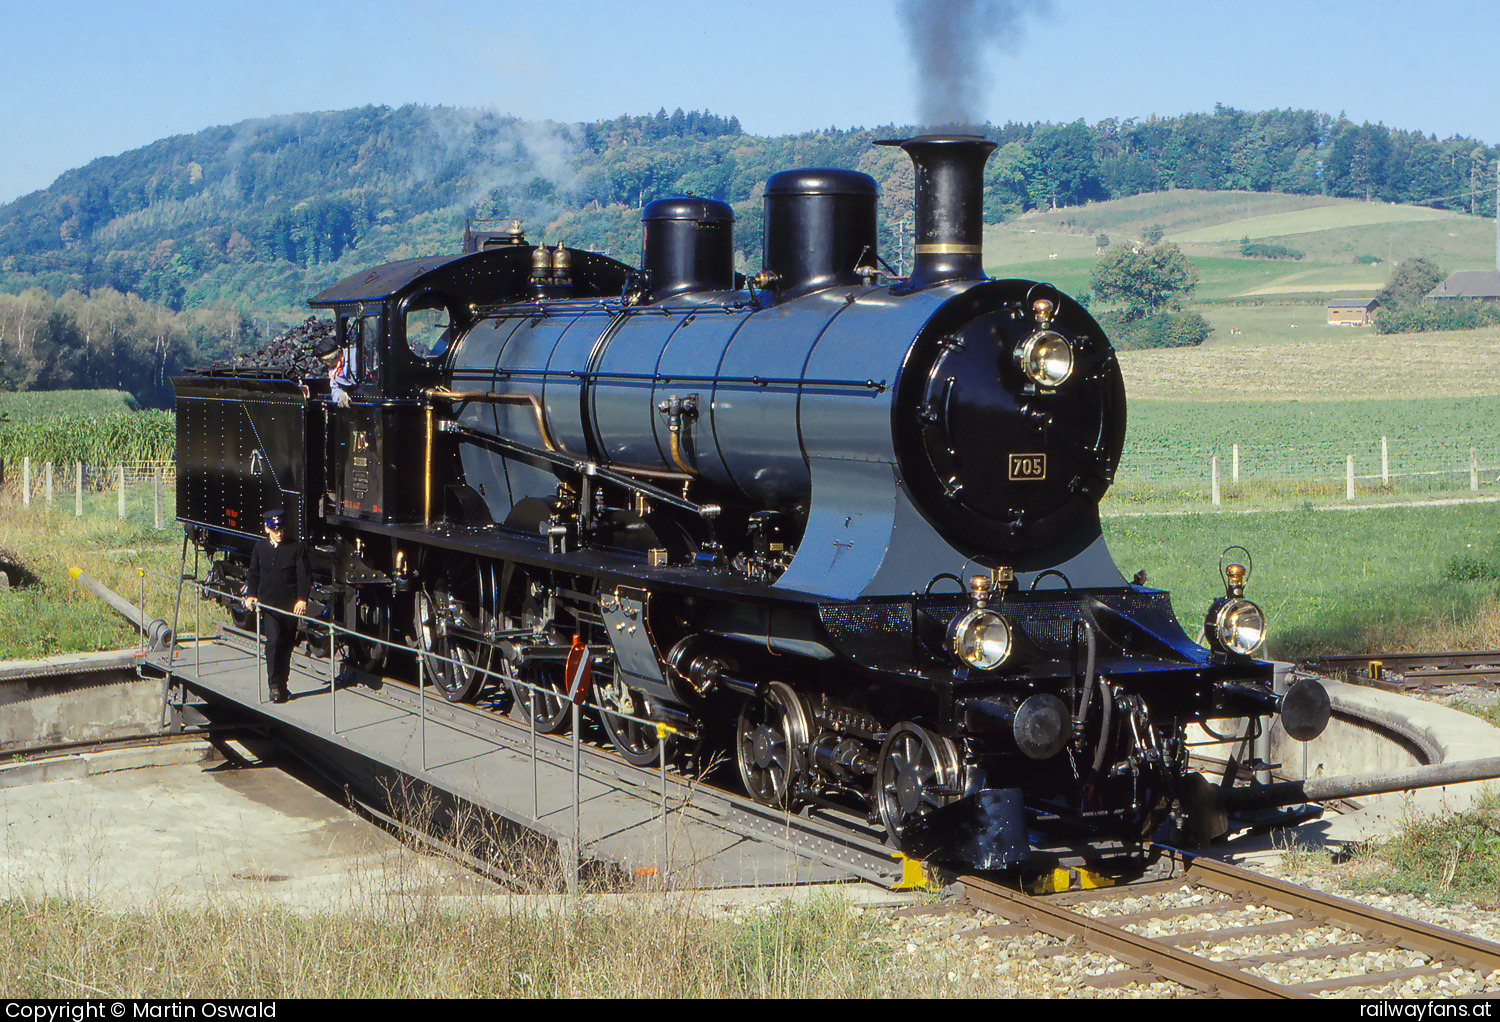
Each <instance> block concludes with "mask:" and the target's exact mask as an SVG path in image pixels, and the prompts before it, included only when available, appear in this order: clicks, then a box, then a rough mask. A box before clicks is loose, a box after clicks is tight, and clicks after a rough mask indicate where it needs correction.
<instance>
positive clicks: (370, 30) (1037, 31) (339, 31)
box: [0, 0, 1500, 202]
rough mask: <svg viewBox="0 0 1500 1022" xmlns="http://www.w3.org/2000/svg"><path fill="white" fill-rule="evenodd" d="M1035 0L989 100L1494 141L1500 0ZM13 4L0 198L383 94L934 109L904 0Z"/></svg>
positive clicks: (998, 65) (873, 111) (557, 103)
mask: <svg viewBox="0 0 1500 1022" xmlns="http://www.w3.org/2000/svg"><path fill="white" fill-rule="evenodd" d="M938 2H939V0H930V2H929V3H928V5H927V7H926V9H927V10H936V9H937V8H936V6H933V5H935V4H937V3H938ZM949 2H953V0H949ZM975 2H977V3H980V4H982V5H988V6H991V7H993V6H996V5H998V4H999V2H1000V0H975ZM1017 2H1018V3H1019V4H1020V5H1021V13H1020V15H1019V17H1018V18H1017V19H1016V22H1015V26H1014V28H1012V29H1008V30H1006V31H1004V32H1003V33H1001V35H1002V36H1003V38H1000V39H996V40H992V41H991V42H990V43H987V44H981V45H979V46H978V47H977V49H978V50H979V51H980V53H981V55H982V57H983V63H982V70H981V71H980V72H979V73H977V74H976V76H975V77H976V79H977V89H976V94H977V96H978V97H979V99H978V101H977V102H978V107H979V109H978V114H979V118H980V119H988V120H990V121H993V122H996V123H1003V122H1005V121H1007V120H1015V121H1051V122H1054V123H1066V122H1069V121H1074V120H1078V119H1079V118H1082V119H1084V120H1086V121H1088V122H1089V123H1091V124H1092V123H1094V122H1096V121H1099V120H1102V119H1104V118H1106V117H1115V118H1119V119H1121V120H1124V119H1126V118H1131V117H1135V118H1141V119H1144V118H1146V117H1148V116H1150V115H1152V114H1157V115H1160V116H1167V115H1174V114H1181V113H1187V112H1191V111H1204V110H1212V109H1213V106H1214V104H1215V103H1224V104H1226V105H1229V106H1235V107H1239V108H1241V109H1246V110H1262V109H1270V108H1285V107H1295V108H1302V109H1316V110H1322V111H1324V112H1326V113H1329V114H1338V113H1340V112H1342V113H1345V114H1346V115H1347V116H1348V117H1350V118H1351V119H1352V120H1354V121H1356V122H1362V121H1371V122H1377V121H1378V122H1384V123H1385V124H1387V125H1389V126H1391V127H1397V128H1408V129H1421V130H1423V131H1426V132H1430V133H1434V134H1436V135H1437V136H1438V137H1439V138H1445V137H1447V136H1449V135H1455V134H1457V135H1470V136H1473V137H1476V138H1478V139H1480V140H1482V141H1485V142H1488V143H1491V144H1494V143H1497V142H1500V101H1497V91H1500V90H1497V88H1496V85H1497V82H1496V79H1497V77H1500V70H1497V69H1500V60H1497V59H1496V58H1497V56H1500V4H1496V3H1494V2H1493V0H1484V2H1480V0H1430V2H1427V3H1422V4H1418V3H1415V2H1394V0H1365V2H1352V0H1301V2H1284V0H1246V2H1239V3H1225V2H1220V0H1196V2H1190V0H1155V2H1148V0H1017ZM0 12H3V20H0V25H3V26H4V28H5V37H6V46H5V62H4V65H3V67H4V70H3V74H0V202H6V201H9V200H11V199H13V198H15V197H16V196H18V195H21V194H24V193H26V192H30V191H33V190H35V189H38V188H45V187H46V186H47V185H49V184H50V183H51V182H52V181H53V180H54V179H55V178H56V177H57V175H58V174H60V173H62V172H63V171H65V170H67V169H69V168H72V167H76V166H80V165H82V164H84V163H87V162H88V161H89V160H91V159H94V158H96V157H99V156H109V155H113V154H116V153H120V152H124V151H126V150H129V149H134V148H137V147H140V146H143V145H147V144H149V143H151V142H153V141H155V140H156V139H158V138H163V137H166V136H169V135H176V134H185V133H191V132H195V131H198V130H200V129H202V128H205V127H209V126H211V125H215V124H230V123H234V122H236V121H240V120H244V119H245V118H250V117H264V116H269V115H272V114H279V113H295V112H302V111H309V110H337V109H343V108H346V107H353V106H362V105H364V104H366V103H375V104H386V105H389V106H400V105H402V104H405V103H419V104H428V105H438V104H443V105H449V106H467V107H488V108H494V109H496V110H498V111H500V112H503V113H511V114H515V115H517V116H521V117H527V118H537V119H548V118H550V119H553V120H559V121H581V120H597V119H602V118H607V117H614V116H616V115H618V114H622V113H629V114H643V113H654V112H655V111H656V110H657V109H659V108H662V107H665V108H666V109H667V110H668V111H669V112H670V111H671V110H673V109H674V108H676V107H682V108H683V109H689V110H692V109H699V110H701V109H708V110H711V111H713V112H714V113H718V114H721V115H725V116H728V115H731V114H732V115H734V116H737V117H738V118H739V119H740V123H741V124H742V125H743V126H744V128H745V130H747V131H749V132H752V133H755V134H764V135H774V134H782V133H787V132H797V131H806V130H812V129H816V128H823V127H829V126H835V127H840V128H848V127H859V126H873V125H877V124H885V123H893V122H894V123H897V124H900V123H914V122H916V121H917V120H918V109H919V107H918V99H917V94H918V82H917V73H916V62H915V60H914V59H913V56H912V49H911V47H910V45H909V41H908V38H907V28H906V26H905V24H904V23H903V21H902V19H901V17H900V15H899V11H898V5H897V0H859V2H855V0H826V2H820V0H736V2H724V0H700V2H696V3H693V2H686V0H633V2H620V0H608V2H606V0H550V2H534V0H489V2H486V0H466V2H454V0H359V2H343V0H339V2H321V0H302V2H300V3H299V2H290V0H248V2H243V3H229V4H225V3H217V2H214V0H193V2H191V3H188V2H180V0H150V2H142V0H108V2H106V0H51V2H48V3H32V2H29V0H28V2H24V3H23V2H22V0H0Z"/></svg>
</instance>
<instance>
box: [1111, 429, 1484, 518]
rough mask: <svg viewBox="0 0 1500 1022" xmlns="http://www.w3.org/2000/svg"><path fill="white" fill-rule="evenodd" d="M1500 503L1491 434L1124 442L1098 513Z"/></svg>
mask: <svg viewBox="0 0 1500 1022" xmlns="http://www.w3.org/2000/svg"><path fill="white" fill-rule="evenodd" d="M1481 497H1487V498H1491V499H1500V436H1494V437H1480V436H1473V437H1445V438H1428V439H1405V438H1403V439H1392V438H1388V437H1374V438H1371V439H1370V440H1367V441H1362V442H1358V443H1354V442H1327V443H1308V444H1226V445H1218V446H1214V445H1203V444H1196V445H1195V444H1182V445H1176V444H1171V443H1165V442H1163V443H1157V444H1152V445H1150V446H1145V445H1143V446H1140V447H1135V448H1132V447H1130V446H1129V445H1127V447H1126V450H1125V453H1124V455H1123V456H1122V458H1121V459H1120V469H1119V472H1118V474H1117V475H1116V478H1115V482H1114V485H1113V486H1112V487H1111V489H1110V491H1109V494H1108V495H1107V496H1106V498H1105V501H1104V506H1103V509H1102V510H1103V512H1104V513H1105V514H1111V513H1113V514H1124V513H1129V512H1131V511H1150V510H1181V509H1193V508H1204V509H1208V508H1214V507H1234V506H1239V507H1245V508H1258V507H1266V508H1275V507H1285V506H1306V505H1312V506H1325V507H1327V506H1340V505H1344V506H1347V505H1358V504H1384V503H1392V504H1399V503H1417V502H1420V501H1427V500H1440V499H1455V498H1481Z"/></svg>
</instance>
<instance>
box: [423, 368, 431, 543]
mask: <svg viewBox="0 0 1500 1022" xmlns="http://www.w3.org/2000/svg"><path fill="white" fill-rule="evenodd" d="M424 396H425V395H424ZM422 524H423V525H431V524H432V401H431V399H429V400H428V401H427V465H426V469H425V474H424V475H423V477H422Z"/></svg>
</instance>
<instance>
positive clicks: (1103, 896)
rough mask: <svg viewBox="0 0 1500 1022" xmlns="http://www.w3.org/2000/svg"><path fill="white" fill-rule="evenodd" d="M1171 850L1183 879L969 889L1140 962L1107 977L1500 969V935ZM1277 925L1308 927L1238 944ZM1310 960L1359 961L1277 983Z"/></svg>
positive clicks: (1255, 977) (971, 896)
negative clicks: (1030, 891) (1254, 944)
mask: <svg viewBox="0 0 1500 1022" xmlns="http://www.w3.org/2000/svg"><path fill="white" fill-rule="evenodd" d="M1160 850H1161V852H1162V854H1163V856H1164V858H1165V859H1166V861H1167V863H1168V864H1169V865H1170V867H1171V869H1172V870H1173V873H1174V877H1173V879H1170V880H1161V881H1154V882H1151V883H1147V884H1140V885H1131V886H1127V887H1124V888H1119V889H1111V888H1105V889H1099V890H1093V891H1089V892H1085V893H1078V894H1067V895H1058V896H1054V897H1048V898H1045V899H1039V898H1036V897H1032V896H1028V895H1026V894H1022V893H1020V892H1018V891H1014V890H1010V889H1008V888H1004V887H1001V886H1000V885H998V884H995V883H992V882H990V881H987V880H982V879H979V878H974V877H966V878H963V879H962V881H961V883H960V886H961V891H962V897H963V901H964V903H966V904H968V905H972V906H975V907H979V908H983V909H985V910H987V911H992V912H994V913H995V914H997V915H1000V916H1003V917H1005V918H1007V919H1010V920H1012V921H1014V922H1020V923H1024V924H1026V925H1028V926H1032V927H1034V928H1036V929H1038V930H1041V931H1042V932H1045V933H1047V934H1049V935H1051V936H1053V937H1055V938H1056V939H1058V940H1060V941H1070V940H1071V941H1074V942H1075V943H1077V942H1081V943H1082V944H1083V945H1085V946H1086V947H1089V948H1092V949H1095V950H1098V951H1101V952H1103V953H1106V954H1109V955H1111V956H1113V957H1115V958H1116V959H1117V960H1119V961H1122V962H1125V963H1126V964H1127V965H1129V966H1132V968H1131V969H1130V970H1128V971H1126V972H1124V973H1113V974H1104V975H1101V976H1099V977H1096V980H1097V982H1098V983H1099V985H1106V984H1112V983H1117V982H1125V981H1133V980H1139V979H1142V978H1151V977H1157V978H1162V979H1170V980H1172V981H1174V982H1176V983H1180V984H1182V985H1184V986H1187V987H1189V988H1191V989H1193V990H1196V991H1199V992H1200V993H1205V994H1211V995H1217V996H1220V997H1280V998H1288V997H1310V996H1313V995H1317V994H1325V993H1331V992H1334V991H1339V990H1351V989H1361V990H1377V991H1378V990H1383V989H1386V988H1388V987H1389V986H1390V985H1391V984H1393V983H1402V982H1405V981H1408V980H1412V979H1424V978H1432V979H1436V978H1438V977H1440V976H1442V975H1444V974H1445V973H1447V972H1448V971H1449V970H1453V969H1459V970H1463V971H1465V972H1468V973H1469V974H1471V978H1477V981H1478V982H1480V983H1484V984H1489V983H1492V982H1493V981H1494V979H1495V978H1496V977H1497V970H1500V945H1497V944H1493V943H1491V942H1489V941H1486V940H1483V939H1480V938H1478V937H1473V936H1470V935H1468V934H1463V933H1458V932H1456V931H1453V930H1447V929H1444V928H1442V927H1440V926H1433V925H1432V924H1430V923H1424V922H1421V921H1419V920H1415V919H1408V918H1405V917H1403V916H1397V915H1395V914H1393V913H1390V912H1385V911H1383V910H1380V909H1376V908H1372V907H1370V906H1367V905H1362V904H1360V903H1358V902H1355V901H1350V900H1348V899H1346V898H1340V897H1337V896H1335V895H1330V894H1324V893H1322V892H1319V891H1313V890H1310V889H1308V888H1304V887H1299V886H1297V885H1295V884H1291V883H1288V882H1286V881H1284V880H1279V879H1276V878H1274V877H1269V876H1263V875H1261V874H1258V873H1254V872H1252V871H1250V870H1246V869H1242V868H1240V867H1237V866H1231V865H1228V864H1226V863H1222V862H1218V861H1216V860H1213V859H1208V858H1204V857H1201V856H1194V855H1190V854H1188V853H1185V852H1180V851H1177V850H1176V849H1171V848H1165V847H1162V848H1161V849H1160ZM1184 887H1186V888H1189V889H1190V891H1189V892H1187V895H1186V896H1184V897H1172V898H1171V899H1170V900H1168V899H1166V898H1164V899H1163V901H1162V903H1160V904H1158V905H1157V906H1156V907H1154V908H1148V909H1145V910H1142V909H1140V908H1139V907H1134V908H1126V909H1124V910H1118V909H1119V908H1120V906H1119V905H1118V904H1117V901H1118V899H1120V898H1122V897H1123V898H1129V899H1130V901H1131V904H1132V905H1135V906H1138V905H1139V903H1140V901H1141V900H1142V899H1143V898H1145V897H1148V896H1153V895H1161V896H1167V895H1171V894H1172V892H1179V891H1181V890H1182V888H1184ZM1272 917H1279V918H1272ZM1148 922H1161V923H1163V924H1164V925H1163V926H1161V927H1160V928H1162V929H1169V930H1171V931H1172V932H1171V933H1168V934H1163V935H1159V936H1150V935H1147V934H1145V933H1142V932H1138V931H1140V930H1143V929H1146V928H1147V927H1146V926H1145V925H1143V924H1146V923H1148ZM1216 923H1217V924H1220V925H1215V924H1216ZM1273 933H1276V934H1292V933H1301V934H1305V935H1307V937H1306V939H1305V940H1303V939H1299V940H1297V941H1291V940H1288V941H1286V942H1285V944H1286V946H1288V947H1291V948H1292V949H1291V950H1286V951H1282V952H1279V953H1277V954H1273V955H1265V954H1251V955H1245V956H1243V957H1239V956H1237V954H1236V952H1235V951H1234V950H1231V949H1232V948H1233V947H1234V945H1235V941H1236V940H1238V939H1240V938H1245V937H1254V936H1257V935H1267V934H1273ZM1191 948H1197V949H1198V950H1189V949H1191ZM1216 949H1218V950H1216ZM1389 949H1399V950H1401V951H1404V952H1409V953H1410V954H1411V956H1413V957H1415V958H1420V959H1422V961H1421V962H1419V963H1418V964H1408V965H1404V966H1402V967H1399V968H1390V967H1389V966H1382V965H1381V964H1379V962H1378V959H1377V958H1375V956H1374V953H1375V952H1380V951H1385V950H1389ZM1366 958H1370V959H1371V960H1373V961H1375V962H1376V964H1375V968H1374V971H1371V972H1362V971H1358V968H1359V963H1360V962H1361V961H1363V960H1365V959H1366ZM1302 959H1337V960H1342V961H1344V962H1345V963H1346V964H1347V966H1348V969H1349V971H1348V972H1347V973H1346V974H1345V975H1342V976H1337V977H1325V978H1322V979H1316V980H1305V981H1302V982H1288V983H1281V982H1277V980H1276V979H1275V978H1274V977H1278V976H1279V977H1282V978H1288V979H1290V978H1292V977H1294V976H1295V975H1297V974H1299V973H1301V972H1303V971H1304V970H1301V969H1295V968H1291V967H1289V966H1288V965H1287V963H1289V962H1293V961H1296V960H1302Z"/></svg>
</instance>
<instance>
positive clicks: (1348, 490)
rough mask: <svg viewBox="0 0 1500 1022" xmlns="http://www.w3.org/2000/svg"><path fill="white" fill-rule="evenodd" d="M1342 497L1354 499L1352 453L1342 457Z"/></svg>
mask: <svg viewBox="0 0 1500 1022" xmlns="http://www.w3.org/2000/svg"><path fill="white" fill-rule="evenodd" d="M1344 499H1345V500H1353V499H1354V455H1352V454H1350V455H1348V456H1347V457H1345V459H1344Z"/></svg>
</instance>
